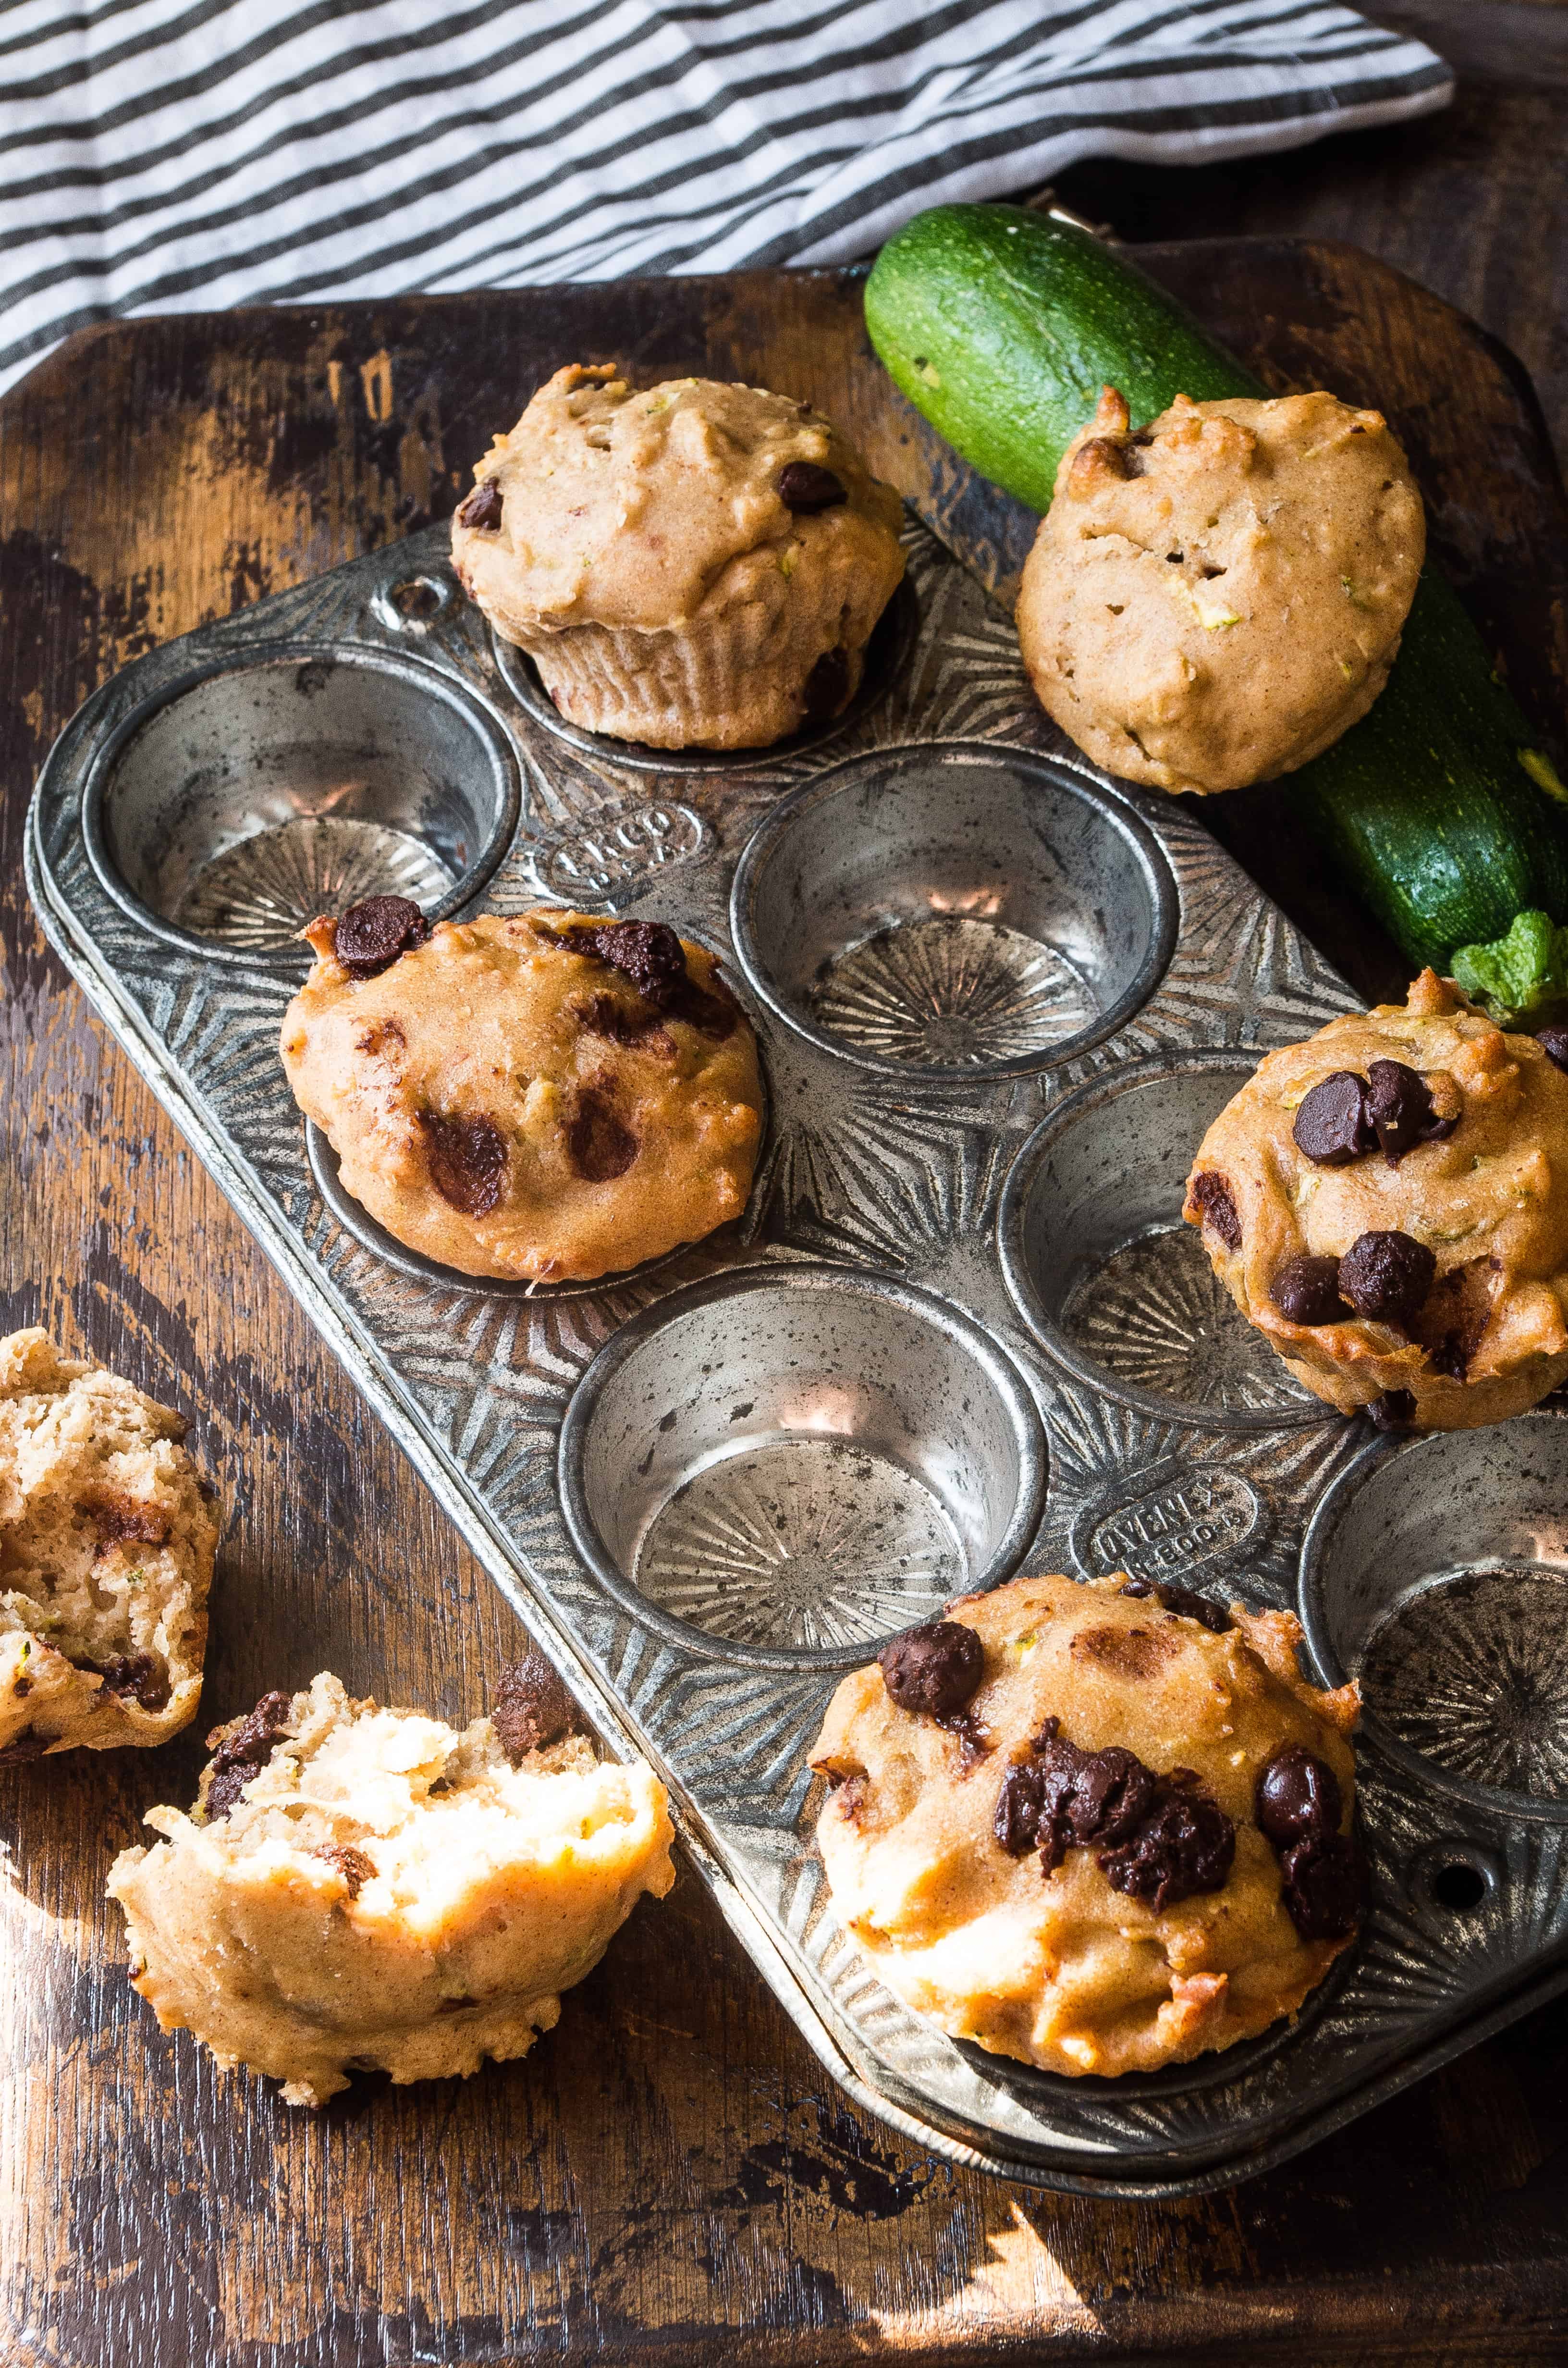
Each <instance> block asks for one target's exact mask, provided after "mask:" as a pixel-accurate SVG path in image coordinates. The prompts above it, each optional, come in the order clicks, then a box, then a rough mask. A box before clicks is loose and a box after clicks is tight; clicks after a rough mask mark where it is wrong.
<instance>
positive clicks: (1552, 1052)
mask: <svg viewBox="0 0 1568 2368" xmlns="http://www.w3.org/2000/svg"><path fill="white" fill-rule="evenodd" d="M1535 1041H1536V1042H1537V1043H1538V1044H1539V1045H1540V1049H1541V1051H1542V1052H1543V1053H1545V1054H1546V1057H1547V1059H1548V1060H1549V1061H1550V1062H1551V1063H1552V1064H1553V1065H1554V1067H1556V1068H1559V1069H1568V1028H1559V1027H1557V1026H1556V1025H1555V1024H1554V1025H1552V1026H1551V1027H1550V1028H1538V1029H1537V1030H1536V1031H1535Z"/></svg>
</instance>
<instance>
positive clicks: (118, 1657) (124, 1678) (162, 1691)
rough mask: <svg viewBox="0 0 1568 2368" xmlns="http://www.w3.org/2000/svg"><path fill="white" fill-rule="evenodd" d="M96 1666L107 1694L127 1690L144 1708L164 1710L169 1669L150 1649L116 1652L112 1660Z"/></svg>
mask: <svg viewBox="0 0 1568 2368" xmlns="http://www.w3.org/2000/svg"><path fill="white" fill-rule="evenodd" d="M85 1666H86V1667H88V1668H92V1667H95V1666H96V1667H97V1673H98V1675H99V1677H100V1678H102V1679H103V1681H104V1691H105V1693H108V1694H128V1695H129V1696H130V1697H131V1701H132V1702H139V1703H140V1704H141V1706H142V1709H143V1710H166V1709H167V1708H168V1702H169V1673H168V1669H167V1668H166V1666H165V1664H164V1663H163V1662H162V1661H159V1660H156V1659H154V1657H153V1655H152V1654H151V1653H132V1654H131V1656H129V1657H127V1656H126V1655H125V1654H123V1653H117V1654H115V1656H114V1657H113V1658H112V1659H111V1660H108V1661H104V1662H101V1663H98V1664H93V1663H90V1662H89V1663H87V1664H85Z"/></svg>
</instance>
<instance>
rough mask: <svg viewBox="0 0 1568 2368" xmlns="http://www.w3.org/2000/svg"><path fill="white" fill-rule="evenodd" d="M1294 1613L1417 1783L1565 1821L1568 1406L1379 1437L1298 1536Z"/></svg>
mask: <svg viewBox="0 0 1568 2368" xmlns="http://www.w3.org/2000/svg"><path fill="white" fill-rule="evenodd" d="M1301 1619H1302V1622H1303V1624H1304V1625H1305V1628H1306V1631H1307V1638H1308V1642H1309V1644H1310V1645H1311V1646H1312V1654H1313V1656H1314V1658H1315V1659H1316V1660H1317V1663H1318V1665H1319V1667H1320V1668H1321V1669H1322V1670H1323V1672H1324V1676H1325V1677H1326V1678H1327V1679H1328V1680H1329V1682H1330V1683H1331V1684H1339V1683H1340V1682H1342V1681H1343V1679H1346V1678H1347V1677H1356V1678H1358V1679H1360V1683H1361V1692H1362V1699H1363V1702H1364V1703H1365V1715H1366V1723H1367V1725H1368V1726H1369V1728H1374V1729H1375V1730H1376V1731H1377V1733H1378V1736H1379V1740H1380V1741H1381V1743H1382V1744H1383V1745H1384V1747H1385V1748H1387V1749H1388V1750H1390V1751H1391V1752H1392V1754H1393V1755H1394V1756H1395V1757H1396V1758H1398V1759H1401V1760H1402V1761H1403V1763H1404V1765H1405V1767H1406V1769H1407V1770H1408V1771H1409V1772H1410V1773H1412V1774H1414V1775H1416V1776H1418V1777H1420V1778H1421V1779H1422V1781H1423V1782H1426V1783H1427V1784H1431V1783H1436V1784H1437V1785H1438V1786H1440V1787H1441V1788H1442V1789H1443V1790H1445V1791H1448V1792H1452V1793H1458V1794H1460V1796H1461V1797H1462V1798H1464V1799H1466V1800H1469V1801H1471V1802H1473V1803H1474V1804H1477V1805H1478V1806H1483V1807H1487V1808H1490V1809H1492V1810H1494V1811H1495V1810H1496V1809H1497V1808H1498V1806H1499V1805H1500V1802H1501V1801H1506V1804H1507V1806H1508V1807H1509V1808H1510V1809H1512V1810H1513V1811H1515V1812H1516V1813H1522V1814H1526V1815H1529V1816H1535V1817H1540V1818H1551V1819H1553V1820H1556V1821H1563V1820H1568V1420H1565V1419H1564V1417H1562V1415H1561V1414H1555V1413H1547V1412H1544V1411H1543V1412H1537V1413H1535V1414H1526V1415H1516V1416H1515V1417H1514V1418H1513V1420H1512V1421H1511V1422H1506V1423H1500V1424H1497V1425H1494V1426H1492V1427H1488V1428H1483V1429H1476V1430H1451V1431H1434V1432H1432V1433H1430V1434H1429V1435H1428V1436H1427V1437H1426V1438H1424V1439H1420V1440H1412V1441H1411V1442H1410V1443H1409V1444H1408V1445H1406V1446H1403V1447H1401V1448H1398V1449H1395V1450H1392V1451H1391V1450H1390V1449H1389V1448H1388V1447H1387V1446H1386V1445H1383V1444H1381V1443H1374V1444H1373V1445H1372V1446H1371V1447H1369V1449H1368V1450H1367V1451H1366V1452H1365V1453H1364V1454H1362V1455H1360V1456H1359V1457H1358V1458H1357V1460H1356V1462H1355V1463H1352V1464H1350V1465H1349V1466H1348V1467H1347V1468H1346V1470H1345V1471H1344V1472H1343V1473H1341V1474H1340V1475H1339V1477H1338V1478H1337V1479H1336V1480H1335V1482H1334V1484H1333V1486H1331V1487H1330V1488H1328V1489H1327V1490H1326V1491H1325V1493H1324V1497H1323V1500H1322V1502H1321V1503H1320V1505H1319V1506H1318V1508H1317V1510H1316V1512H1315V1513H1314V1514H1313V1516H1312V1525H1311V1527H1310V1528H1309V1530H1308V1531H1307V1535H1306V1539H1305V1542H1304V1543H1303V1545H1302V1549H1301Z"/></svg>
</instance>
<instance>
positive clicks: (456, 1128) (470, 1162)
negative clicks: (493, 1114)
mask: <svg viewBox="0 0 1568 2368" xmlns="http://www.w3.org/2000/svg"><path fill="white" fill-rule="evenodd" d="M419 1123H420V1126H421V1127H422V1128H423V1130H424V1133H425V1156H426V1162H427V1164H428V1167H429V1169H430V1181H431V1183H432V1184H434V1186H435V1187H436V1190H437V1192H438V1193H439V1194H440V1196H441V1198H442V1200H443V1201H445V1202H446V1203H447V1206H448V1207H449V1208H450V1209H456V1210H457V1211H458V1212H459V1213H460V1215H462V1216H465V1217H487V1216H488V1215H489V1214H490V1212H491V1210H492V1209H494V1206H495V1203H496V1202H497V1201H499V1199H500V1198H501V1194H502V1191H503V1190H504V1189H505V1187H506V1137H505V1135H504V1134H503V1133H501V1130H500V1128H499V1127H498V1126H497V1125H496V1124H495V1122H494V1120H493V1119H488V1118H484V1117H483V1116H480V1115H475V1116H474V1117H472V1118H442V1117H440V1116H439V1115H438V1114H437V1112H436V1111H435V1110H422V1111H421V1112H420V1114H419Z"/></svg>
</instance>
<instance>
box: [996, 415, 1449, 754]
mask: <svg viewBox="0 0 1568 2368" xmlns="http://www.w3.org/2000/svg"><path fill="white" fill-rule="evenodd" d="M1425 552H1426V522H1425V518H1424V516H1423V512H1422V507H1421V496H1420V495H1419V494H1418V493H1417V492H1416V490H1415V485H1414V484H1413V483H1412V481H1411V476H1410V471H1409V469H1408V468H1407V466H1406V464H1405V459H1404V455H1403V452H1402V451H1401V450H1400V448H1399V445H1398V443H1397V441H1396V440H1395V438H1394V437H1393V436H1392V434H1391V432H1390V430H1389V428H1388V426H1387V424H1386V422H1385V421H1384V420H1383V418H1382V416H1381V414H1380V413H1378V412H1376V411H1358V410H1355V409H1353V408H1352V407H1351V406H1350V405H1349V404H1344V403H1340V402H1338V401H1337V400H1336V399H1335V396H1333V395H1332V394H1324V393H1314V394H1295V395H1286V396H1282V397H1280V398H1278V400H1275V401H1271V402H1263V401H1258V400H1255V399H1253V398H1250V397H1245V396H1232V397H1227V398H1226V399H1225V400H1224V401H1222V402H1218V403H1189V402H1188V401H1187V397H1186V396H1185V395H1178V396H1177V397H1176V401H1175V403H1174V404H1172V405H1171V407H1170V409H1169V410H1168V411H1166V412H1163V413H1162V414H1161V415H1160V416H1159V417H1158V418H1157V419H1154V420H1151V422H1150V423H1149V425H1148V427H1145V428H1143V429H1142V430H1141V431H1140V432H1139V433H1137V434H1133V433H1131V423H1130V421H1129V417H1128V411H1127V405H1126V403H1125V402H1124V401H1123V399H1122V397H1121V396H1120V395H1119V394H1118V393H1116V391H1115V390H1114V388H1110V387H1108V388H1107V389H1106V390H1105V393H1104V395H1103V396H1102V398H1101V402H1100V406H1099V410H1098V412H1097V414H1096V416H1095V418H1094V419H1093V420H1092V421H1091V422H1090V423H1089V425H1088V426H1087V427H1085V428H1084V430H1083V431H1082V433H1081V434H1080V435H1079V436H1077V437H1076V438H1074V441H1073V443H1072V444H1071V445H1070V446H1069V448H1068V450H1067V452H1066V453H1065V455H1064V456H1063V458H1062V466H1061V469H1060V470H1059V471H1058V472H1057V479H1056V494H1055V498H1054V500H1053V501H1052V503H1051V508H1050V511H1049V513H1048V514H1047V516H1046V518H1044V520H1043V521H1042V522H1041V525H1040V533H1039V536H1038V538H1037V540H1036V541H1035V545H1034V548H1033V550H1032V551H1031V552H1030V553H1029V558H1028V564H1027V566H1026V567H1025V570H1024V580H1023V588H1022V591H1021V594H1020V596H1019V600H1018V632H1019V637H1020V640H1021V642H1022V644H1023V651H1024V657H1025V661H1026V663H1027V664H1028V670H1029V675H1030V678H1031V679H1032V681H1033V683H1034V687H1035V689H1036V691H1037V692H1038V694H1039V696H1040V701H1041V703H1042V705H1043V706H1044V707H1045V708H1046V709H1047V710H1048V712H1050V714H1051V716H1052V717H1053V718H1054V720H1055V721H1056V722H1057V723H1060V724H1061V726H1062V730H1063V731H1064V732H1066V733H1068V734H1071V736H1072V738H1073V739H1074V740H1075V741H1076V742H1077V744H1078V746H1080V747H1081V748H1083V749H1084V750H1085V752H1086V754H1087V755H1089V756H1090V757H1093V758H1094V760H1095V762H1096V764H1098V765H1103V766H1104V767H1105V768H1106V770H1107V771H1108V772H1111V773H1118V774H1121V775H1122V776H1124V777H1125V778H1126V779H1127V780H1134V781H1151V782H1153V783H1154V784H1156V785H1157V786H1158V787H1159V788H1161V789H1164V790H1193V791H1200V792H1201V791H1211V790H1233V789H1240V788H1243V787H1244V786H1245V785H1246V784H1247V783H1248V782H1251V781H1263V780H1272V779H1273V778H1274V776H1275V775H1276V774H1278V773H1287V772H1290V771H1292V770H1293V769H1294V768H1296V767H1297V766H1298V765H1304V764H1305V763H1306V762H1307V760H1308V759H1309V757H1314V756H1316V755H1318V754H1319V753H1320V751H1321V750H1323V749H1324V748H1326V747H1328V746H1330V745H1331V743H1332V742H1334V741H1335V740H1337V739H1338V737H1339V735H1340V734H1341V733H1342V732H1344V731H1346V729H1347V728H1348V726H1349V725H1350V724H1352V723H1355V722H1356V720H1357V718H1358V716H1361V715H1364V714H1365V713H1366V712H1367V710H1368V708H1369V707H1370V706H1371V704H1372V701H1373V700H1375V699H1376V698H1377V696H1378V693H1379V691H1380V690H1381V689H1382V687H1383V684H1384V683H1385V681H1386V680H1387V679H1388V673H1389V668H1390V666H1392V663H1393V658H1394V655H1395V653H1396V651H1397V650H1398V648H1399V640H1400V634H1401V632H1402V630H1403V624H1404V620H1405V616H1406V614H1407V612H1408V610H1409V608H1410V603H1411V600H1412V598H1414V596H1415V585H1416V579H1417V577H1418V576H1419V575H1420V572H1421V563H1422V559H1423V556H1424V554H1425Z"/></svg>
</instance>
